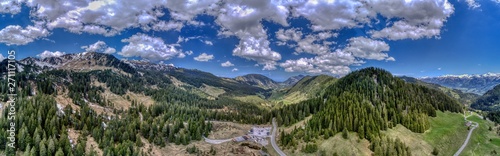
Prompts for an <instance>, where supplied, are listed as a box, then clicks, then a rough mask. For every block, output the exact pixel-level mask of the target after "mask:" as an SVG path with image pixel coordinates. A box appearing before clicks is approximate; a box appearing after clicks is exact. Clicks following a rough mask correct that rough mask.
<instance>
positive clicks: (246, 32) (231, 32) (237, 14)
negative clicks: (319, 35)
mask: <svg viewBox="0 0 500 156" xmlns="http://www.w3.org/2000/svg"><path fill="white" fill-rule="evenodd" d="M218 7H219V8H217V9H213V11H209V14H211V15H213V16H216V18H217V19H216V23H217V24H218V25H220V26H221V30H220V31H219V35H222V36H236V37H237V38H239V39H240V42H239V44H238V45H237V46H236V48H235V49H234V50H233V55H234V56H238V57H242V58H246V59H249V60H253V61H256V62H257V63H259V64H262V65H264V67H265V68H263V70H271V69H276V68H275V67H271V66H272V65H275V64H276V61H278V60H281V54H279V53H278V52H275V51H273V50H271V48H270V47H269V43H270V42H269V41H268V38H267V33H266V31H265V30H264V28H263V26H262V24H261V21H262V20H268V21H273V22H275V23H278V24H281V25H284V26H288V23H287V21H286V19H287V17H288V14H289V10H288V8H287V7H286V6H285V4H282V3H281V2H280V1H229V2H226V3H221V5H220V6H218Z"/></svg>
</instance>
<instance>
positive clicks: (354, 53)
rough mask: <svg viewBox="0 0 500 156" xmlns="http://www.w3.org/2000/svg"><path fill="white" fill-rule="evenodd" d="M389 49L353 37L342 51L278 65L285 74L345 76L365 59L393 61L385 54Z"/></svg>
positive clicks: (386, 45) (378, 42) (380, 42)
mask: <svg viewBox="0 0 500 156" xmlns="http://www.w3.org/2000/svg"><path fill="white" fill-rule="evenodd" d="M389 48H390V47H389V45H388V44H387V43H385V42H383V41H379V40H373V39H369V38H366V37H353V38H351V39H348V44H347V46H346V47H344V48H343V49H336V50H335V51H333V52H332V51H330V50H329V49H326V50H325V51H324V52H323V53H321V54H319V53H318V54H317V55H316V56H315V57H313V58H300V59H297V60H286V61H285V62H283V63H280V64H279V65H280V67H282V68H284V69H285V71H286V72H307V73H315V74H316V73H329V74H333V75H345V74H348V73H349V72H350V71H351V70H350V66H357V65H361V64H363V63H365V62H364V61H363V60H365V59H372V60H385V61H395V59H394V58H393V57H389V56H388V54H387V53H385V52H386V51H389Z"/></svg>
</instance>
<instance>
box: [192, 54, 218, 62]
mask: <svg viewBox="0 0 500 156" xmlns="http://www.w3.org/2000/svg"><path fill="white" fill-rule="evenodd" d="M212 59H214V55H208V54H207V53H201V54H200V55H199V56H196V57H194V60H196V61H200V62H208V61H210V60H212Z"/></svg>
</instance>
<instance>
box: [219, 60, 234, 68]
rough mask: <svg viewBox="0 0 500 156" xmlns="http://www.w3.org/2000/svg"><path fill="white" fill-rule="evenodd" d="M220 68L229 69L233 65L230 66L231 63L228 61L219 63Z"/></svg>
mask: <svg viewBox="0 0 500 156" xmlns="http://www.w3.org/2000/svg"><path fill="white" fill-rule="evenodd" d="M220 65H221V66H222V67H231V66H234V64H232V63H231V62H229V61H226V62H224V63H221V64H220Z"/></svg>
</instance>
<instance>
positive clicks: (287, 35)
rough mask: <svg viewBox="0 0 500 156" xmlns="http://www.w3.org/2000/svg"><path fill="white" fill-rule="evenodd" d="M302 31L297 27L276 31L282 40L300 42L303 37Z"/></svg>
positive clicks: (277, 36)
mask: <svg viewBox="0 0 500 156" xmlns="http://www.w3.org/2000/svg"><path fill="white" fill-rule="evenodd" d="M302 35H303V34H302V31H300V30H299V29H297V28H292V29H287V30H284V29H279V30H278V31H277V32H276V38H277V39H278V40H281V41H285V42H286V41H295V42H298V41H300V40H301V39H302Z"/></svg>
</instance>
